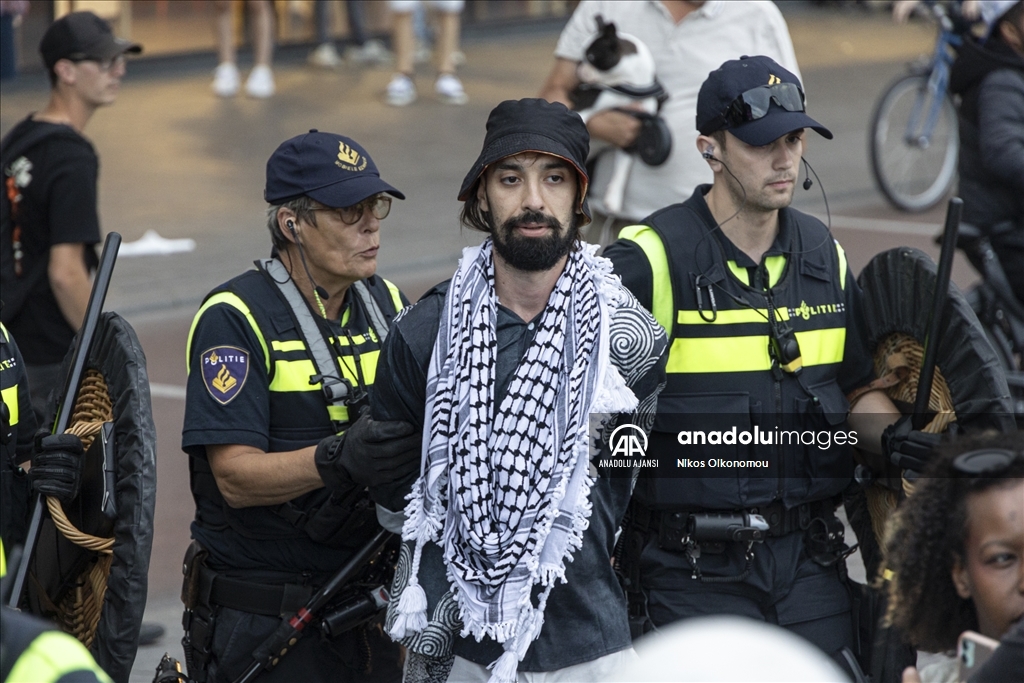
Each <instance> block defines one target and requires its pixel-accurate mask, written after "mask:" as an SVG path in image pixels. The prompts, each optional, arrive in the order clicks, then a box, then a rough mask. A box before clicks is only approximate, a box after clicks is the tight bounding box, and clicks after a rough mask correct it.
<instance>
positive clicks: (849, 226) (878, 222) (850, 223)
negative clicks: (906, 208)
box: [814, 214, 942, 237]
mask: <svg viewBox="0 0 1024 683" xmlns="http://www.w3.org/2000/svg"><path fill="white" fill-rule="evenodd" d="M814 216H815V218H817V219H818V220H820V221H821V222H822V223H825V224H826V225H827V224H828V217H827V216H825V215H823V214H814ZM832 227H833V228H843V229H845V230H864V231H866V232H887V233H890V234H891V233H900V234H904V235H922V236H924V237H934V236H935V235H937V234H939V232H941V230H942V226H941V225H940V224H938V223H917V222H914V221H893V220H888V219H885V218H862V217H860V216H832Z"/></svg>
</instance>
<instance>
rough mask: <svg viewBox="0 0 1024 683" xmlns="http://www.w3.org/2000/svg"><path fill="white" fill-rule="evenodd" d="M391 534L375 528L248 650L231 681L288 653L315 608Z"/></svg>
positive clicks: (242, 682) (241, 680)
mask: <svg viewBox="0 0 1024 683" xmlns="http://www.w3.org/2000/svg"><path fill="white" fill-rule="evenodd" d="M389 538H391V532H390V531H387V530H386V529H381V530H380V531H378V532H377V533H376V534H375V535H374V537H373V538H371V539H370V542H369V543H367V544H366V545H364V546H363V547H362V548H360V549H359V552H357V553H356V554H355V555H354V556H353V557H352V559H350V560H349V561H348V562H347V563H346V564H345V566H344V567H342V568H341V569H339V570H338V573H337V574H335V575H334V576H332V577H331V580H330V581H328V582H327V583H325V584H324V585H323V587H322V588H321V589H320V590H318V591H317V592H316V593H314V594H313V597H311V598H310V599H309V602H307V603H306V604H305V606H304V607H300V608H299V611H298V612H296V613H295V614H294V615H293V616H292V617H291V618H290V619H284V620H282V621H281V625H280V626H278V627H277V630H276V631H274V632H273V633H272V634H270V637H269V638H267V639H266V640H265V641H263V643H262V644H261V645H260V646H259V647H258V648H256V650H255V651H254V652H253V653H252V658H253V663H252V664H250V665H249V668H248V669H246V670H245V672H244V673H243V674H242V675H241V676H239V677H238V678H236V679H235V683H250V681H252V680H253V679H254V678H256V677H257V676H259V675H260V672H261V671H262V670H264V669H267V670H268V671H269V670H270V669H273V668H274V667H275V666H277V664H278V662H279V661H280V660H281V657H284V656H285V655H286V654H288V651H289V650H290V649H291V648H293V647H295V645H296V643H298V642H299V638H301V637H302V634H303V629H305V628H306V626H307V625H308V624H310V623H311V622H312V621H313V619H314V617H315V616H316V613H317V612H319V611H320V610H321V609H322V608H323V607H324V606H325V605H326V604H327V603H328V602H330V601H331V599H332V598H333V597H334V596H335V595H337V594H338V591H340V590H341V589H342V588H344V587H345V584H346V583H348V582H349V581H351V580H352V578H353V577H355V575H356V574H357V573H358V572H359V570H360V569H362V567H363V565H364V564H366V562H368V561H369V560H370V558H371V557H373V555H374V553H376V552H377V551H378V550H380V548H381V547H382V546H383V545H384V544H385V543H386V542H387V541H388V539H389Z"/></svg>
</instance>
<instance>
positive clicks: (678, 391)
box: [620, 195, 853, 510]
mask: <svg viewBox="0 0 1024 683" xmlns="http://www.w3.org/2000/svg"><path fill="white" fill-rule="evenodd" d="M698 201H701V199H700V197H698V196H696V195H695V196H694V197H693V198H691V199H690V200H689V201H688V202H686V203H684V204H676V205H673V206H670V207H668V208H666V209H663V210H661V211H659V212H657V213H655V214H653V215H652V216H651V217H650V218H648V219H647V221H646V223H647V225H641V226H633V227H628V228H626V229H624V230H623V232H622V233H621V235H620V236H621V237H624V238H626V239H629V240H632V241H633V242H635V243H636V244H637V245H638V246H639V247H640V248H641V249H642V250H643V251H644V253H645V255H646V257H647V260H648V262H649V263H650V266H651V270H652V274H653V282H654V286H653V302H652V314H653V315H654V317H655V319H657V320H658V322H659V323H660V324H661V325H662V326H663V327H664V328H665V330H666V332H667V333H668V338H669V355H668V361H667V366H666V373H667V383H666V386H665V389H664V391H662V393H661V394H660V395H659V397H658V408H657V415H656V418H655V423H654V429H653V432H652V436H651V447H650V448H651V449H652V450H654V449H657V450H656V452H657V453H658V455H659V457H660V458H668V459H669V460H670V461H672V462H676V468H675V470H674V474H675V475H676V476H665V473H662V474H661V475H660V476H658V477H652V478H642V479H641V480H640V481H639V482H638V483H637V489H636V495H637V496H638V499H639V500H640V501H641V502H643V503H644V504H646V505H648V506H650V507H652V508H655V509H671V508H680V507H682V508H702V509H710V510H730V509H737V508H741V507H751V506H755V505H765V504H767V503H770V502H772V501H775V500H783V501H784V502H785V504H786V505H787V507H793V506H796V505H799V504H801V503H805V502H810V501H814V500H820V499H823V498H827V497H830V496H832V495H834V494H836V493H838V492H839V491H841V490H842V489H843V488H844V487H845V486H846V484H848V483H849V481H850V477H851V476H852V472H853V461H852V457H851V454H850V453H849V451H848V448H847V447H835V446H834V444H832V441H831V439H832V437H831V436H829V437H828V439H829V441H830V447H829V448H826V449H822V448H821V447H820V445H821V441H823V440H824V439H825V437H822V436H818V434H819V433H820V431H832V430H835V429H837V428H839V427H841V426H844V423H845V419H846V414H847V412H848V409H849V403H848V402H847V400H846V397H845V396H844V394H843V391H842V390H841V389H840V387H839V384H838V383H837V377H838V372H839V368H840V364H841V363H842V361H843V356H844V346H845V342H846V327H847V324H846V321H847V314H848V311H846V304H845V301H846V297H845V294H844V292H845V289H846V287H847V282H846V274H847V266H846V256H845V253H844V252H843V250H842V247H840V246H839V244H838V243H837V242H835V241H834V240H833V239H832V237H831V235H830V234H829V233H828V231H827V229H826V228H825V226H824V225H823V224H822V223H821V222H820V221H817V220H816V219H813V218H811V217H809V216H806V215H804V214H801V213H799V212H797V211H794V210H790V209H783V210H781V211H780V212H779V221H780V235H783V236H790V245H791V246H790V250H789V254H790V255H789V256H787V254H785V253H777V254H774V255H772V254H771V252H769V254H768V255H767V256H766V257H765V258H764V259H763V263H762V266H761V267H762V268H763V269H764V271H767V272H766V275H767V277H766V278H765V279H766V280H767V282H768V286H769V288H770V293H771V296H770V298H769V296H768V293H767V292H766V291H765V290H759V289H755V288H753V287H751V286H750V284H749V283H748V272H747V269H746V268H743V267H741V266H738V265H736V263H735V262H733V261H727V260H726V258H725V255H724V253H723V251H722V246H721V244H720V243H719V241H718V237H717V236H716V235H714V234H712V233H711V228H712V226H710V225H707V224H706V221H705V220H703V219H701V218H700V215H701V214H700V212H698V211H696V210H695V208H697V207H694V206H693V204H691V202H698ZM701 208H703V207H701ZM850 284H851V286H852V285H853V283H850ZM698 285H699V288H698ZM769 306H770V307H771V308H772V309H773V313H774V315H775V320H778V321H781V322H783V323H785V324H787V325H789V326H790V327H791V328H792V329H793V330H794V331H795V335H796V338H797V340H798V342H799V345H800V351H801V355H802V371H801V372H800V373H799V375H794V374H791V373H788V372H783V371H782V370H781V369H778V368H774V369H773V357H772V354H771V352H770V351H769V346H770V344H771V339H770V337H771V333H772V329H771V327H770V325H769V323H768V315H769V310H768V309H769ZM782 427H786V428H791V427H799V430H798V431H799V434H798V435H797V436H796V437H795V438H794V437H793V435H792V434H785V435H783V436H780V434H779V430H780V428H782ZM733 428H734V429H735V431H734V433H735V434H739V437H740V438H739V439H733V440H732V441H733V442H732V443H728V440H722V439H721V438H719V443H717V444H715V445H713V446H712V445H711V443H714V441H713V440H712V439H713V437H711V432H712V431H718V432H719V437H721V434H722V433H724V432H725V431H726V430H728V431H733ZM755 428H757V429H756V430H755ZM804 430H807V431H810V432H812V433H814V434H815V438H816V441H815V443H813V444H807V443H806V442H807V440H808V439H807V435H806V433H805V431H804ZM684 431H685V432H687V433H686V434H683V432H684ZM766 431H767V432H769V434H766ZM782 431H788V430H787V429H782ZM697 432H702V433H703V434H702V435H698V434H697ZM744 433H746V434H748V435H749V436H748V444H746V445H745V444H743V443H742V440H743V434H744ZM750 437H754V438H760V439H761V441H760V442H759V443H760V445H757V446H756V447H755V445H753V444H751V443H749V440H750ZM783 439H784V440H783ZM766 440H770V441H771V442H772V444H771V445H765V443H764V442H765V441H766ZM794 440H795V441H796V442H797V443H795V444H794V443H793V442H794ZM709 441H710V442H711V443H709ZM779 441H783V445H780V443H779ZM684 444H685V445H684ZM680 461H681V462H680ZM712 461H714V462H712ZM723 461H724V462H730V461H732V462H747V461H753V463H754V467H753V468H751V467H745V468H742V467H735V466H728V465H727V466H724V467H723V466H720V465H719V464H720V463H722V462H723ZM700 462H703V463H704V464H703V465H699V464H698V465H697V466H696V467H690V466H689V465H690V464H691V463H700ZM762 462H763V463H764V466H763V467H762V466H761V464H762Z"/></svg>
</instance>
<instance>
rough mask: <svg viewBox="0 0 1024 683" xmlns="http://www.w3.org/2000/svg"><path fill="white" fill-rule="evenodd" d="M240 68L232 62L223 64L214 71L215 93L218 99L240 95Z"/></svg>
mask: <svg viewBox="0 0 1024 683" xmlns="http://www.w3.org/2000/svg"><path fill="white" fill-rule="evenodd" d="M239 85H240V82H239V78H238V67H237V66H235V65H234V64H232V63H231V62H222V63H221V64H218V65H217V68H216V69H214V71H213V85H211V86H210V87H212V88H213V92H215V93H216V94H217V96H218V97H234V96H235V95H237V94H238V86H239Z"/></svg>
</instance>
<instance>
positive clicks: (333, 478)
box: [314, 414, 422, 491]
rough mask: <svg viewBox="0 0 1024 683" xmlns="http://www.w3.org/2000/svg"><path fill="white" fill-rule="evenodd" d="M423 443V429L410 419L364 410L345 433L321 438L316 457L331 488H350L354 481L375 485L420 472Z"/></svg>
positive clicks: (369, 485)
mask: <svg viewBox="0 0 1024 683" xmlns="http://www.w3.org/2000/svg"><path fill="white" fill-rule="evenodd" d="M421 444H422V439H421V435H420V433H419V432H418V431H416V428H415V427H414V426H413V425H411V424H409V423H408V422H398V421H377V420H374V419H373V418H372V417H370V416H369V414H363V416H362V417H360V418H359V419H358V420H356V421H355V422H353V423H352V426H351V427H349V428H348V430H346V431H345V432H344V433H342V434H339V435H337V436H329V437H327V438H326V439H324V440H323V441H321V442H320V443H319V445H317V447H316V455H315V456H314V461H315V462H316V469H317V472H319V473H320V478H321V479H323V480H324V484H325V485H326V486H327V488H329V489H331V490H334V491H342V490H347V489H350V488H352V484H353V483H355V484H358V485H360V486H366V487H369V488H373V487H375V486H383V485H385V484H390V483H391V482H394V481H398V480H400V479H403V478H404V477H407V476H409V475H410V474H412V473H414V472H418V471H419V468H420V451H421Z"/></svg>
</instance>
